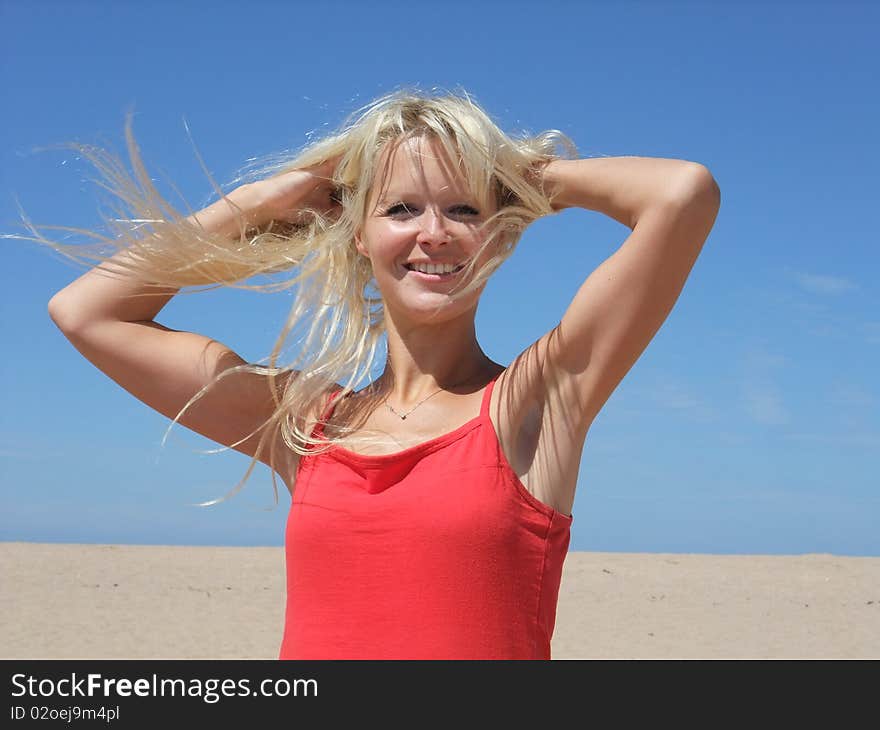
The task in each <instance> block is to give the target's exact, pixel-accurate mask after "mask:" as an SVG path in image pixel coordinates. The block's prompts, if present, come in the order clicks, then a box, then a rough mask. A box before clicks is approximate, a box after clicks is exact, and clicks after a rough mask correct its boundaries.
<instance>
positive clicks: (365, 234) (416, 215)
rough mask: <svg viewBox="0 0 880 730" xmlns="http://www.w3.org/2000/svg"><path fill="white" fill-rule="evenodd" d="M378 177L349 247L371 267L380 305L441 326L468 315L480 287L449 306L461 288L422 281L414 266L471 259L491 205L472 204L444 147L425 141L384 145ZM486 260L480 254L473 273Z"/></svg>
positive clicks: (441, 279)
mask: <svg viewBox="0 0 880 730" xmlns="http://www.w3.org/2000/svg"><path fill="white" fill-rule="evenodd" d="M379 170H380V173H379V175H378V178H379V179H378V181H377V184H376V185H374V187H373V190H372V191H371V194H370V199H369V203H368V206H367V214H366V217H365V220H364V222H363V225H362V227H361V229H360V231H359V233H358V235H357V236H356V245H357V249H358V251H359V252H360V253H361V254H362V255H364V256H367V257H368V258H369V259H370V261H371V263H372V268H373V274H374V276H375V278H376V283H377V285H378V287H379V290H380V291H381V292H382V296H383V300H384V301H385V303H386V304H388V305H390V306H392V307H394V308H395V309H398V308H402V309H403V310H405V311H407V312H408V313H409V314H410V315H411V316H415V317H417V318H419V319H420V318H421V316H420V315H430V314H434V313H436V314H437V316H442V317H443V318H444V319H446V318H448V317H449V316H454V315H455V314H459V313H461V312H463V311H465V310H467V309H470V308H473V307H474V306H475V304H476V300H477V299H478V298H479V296H480V294H481V293H482V287H481V288H480V289H479V290H478V291H476V292H475V293H474V294H473V295H471V296H469V297H466V298H463V299H462V300H459V301H455V302H454V301H453V300H451V299H450V298H449V292H450V291H451V290H452V289H453V288H455V289H457V288H459V287H460V286H461V284H462V282H461V281H460V276H459V275H458V274H456V273H453V274H451V275H440V274H438V273H434V274H430V273H428V274H423V273H420V272H418V271H416V270H413V265H414V264H416V263H420V264H427V263H428V262H431V263H439V264H444V265H445V264H455V265H458V266H460V265H461V264H463V263H465V262H466V260H469V259H471V258H473V257H474V256H475V255H476V254H477V252H478V251H479V248H480V246H481V244H482V243H483V241H484V232H483V230H482V224H483V223H484V222H485V221H486V219H487V218H489V217H490V216H491V215H492V214H493V213H495V207H494V205H493V204H492V203H488V204H487V202H486V201H479V200H477V199H476V197H475V195H474V193H473V192H472V191H471V190H470V188H469V186H468V184H467V180H466V179H465V178H464V176H463V174H462V172H461V170H460V169H459V168H458V167H457V166H456V165H455V164H454V163H453V162H452V161H451V160H450V159H449V157H448V155H447V154H446V152H445V150H444V149H443V145H442V144H441V143H440V142H439V141H437V140H435V139H432V138H429V137H414V138H410V139H407V140H405V141H403V142H402V143H399V144H389V145H388V146H387V147H386V149H385V150H384V151H383V153H382V155H381V157H380V160H379ZM490 256H491V252H489V251H486V252H484V253H483V254H482V255H481V256H480V259H479V260H478V262H477V266H478V267H479V266H480V264H481V262H482V261H484V260H485V259H487V258H489V257H490ZM430 270H431V269H429V271H430ZM438 307H439V308H440V311H439V312H438V311H437V309H438Z"/></svg>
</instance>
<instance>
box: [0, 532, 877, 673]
mask: <svg viewBox="0 0 880 730" xmlns="http://www.w3.org/2000/svg"><path fill="white" fill-rule="evenodd" d="M0 580H2V586H3V588H2V592H0V609H2V610H0V658H4V659H12V658H34V659H38V658H39V659H41V658H106V659H110V658H132V659H134V658H155V659H158V658H162V659H164V658H186V659H195V658H243V659H244V658H246V659H251V658H253V659H262V658H266V659H271V658H275V657H276V656H277V652H278V647H279V644H280V640H281V630H282V621H283V613H284V554H283V552H282V550H281V548H230V547H156V546H135V545H64V544H38V543H11V542H9V543H0ZM553 656H554V658H555V659H580V658H584V659H588V658H710V659H715V658H718V659H722V658H880V558H873V557H871V558H856V557H838V556H834V555H798V556H764V555H661V554H625V553H579V552H572V553H570V554H569V555H568V558H567V559H566V565H565V571H564V573H563V580H562V588H561V591H560V600H559V612H558V616H557V622H556V633H555V636H554V639H553Z"/></svg>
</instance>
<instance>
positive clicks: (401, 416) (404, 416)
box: [385, 376, 473, 421]
mask: <svg viewBox="0 0 880 730" xmlns="http://www.w3.org/2000/svg"><path fill="white" fill-rule="evenodd" d="M469 380H473V376H471V377H470V378H466V379H465V380H462V381H460V382H458V383H455V385H450V386H449V388H450V390H451V389H452V388H456V387H458V386H459V385H462V384H464V383H467V382H468V381H469ZM442 390H444V389H443V388H440V390H435V391H434V392H433V393H431V395H429V396H428V398H433V397H434V396H435V395H437V393H440V392H441V391H442ZM428 398H423V399H422V400H420V401H419V402H418V403H416V404H415V406H413V407H412V408H410V409H409V410H408V411H407V412H406V413H404V414H403V415H401V414H400V413H398V412H397V411H396V410H394V407H393V406H392V405H391V404H390V403H389V402H388V399H387V398H386V399H385V405H386V406H388V408H390V409H391V412H392V413H394V415H395V416H398V417H399V418H400V420H401V421H405V420H406V417H407V416H408V415H409V414H410V413H412V412H413V411H414V410H415V409H416V408H418V407H419V406H420V405H422V403H424V402H425V401H426V400H428Z"/></svg>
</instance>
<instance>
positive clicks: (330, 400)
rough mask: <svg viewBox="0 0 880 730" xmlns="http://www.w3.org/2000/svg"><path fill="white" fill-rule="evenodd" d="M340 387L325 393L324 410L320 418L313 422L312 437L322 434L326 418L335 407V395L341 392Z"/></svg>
mask: <svg viewBox="0 0 880 730" xmlns="http://www.w3.org/2000/svg"><path fill="white" fill-rule="evenodd" d="M342 390H343V389H342V388H337V389H336V390H333V391H330V393H329V394H328V395H327V399H326V400H325V401H324V410H323V412H322V413H321V419H320V420H319V421H318V422H317V423H316V424H315V427H314V428H313V429H312V438H316V437H317V436H318V435H319V434H320V435H323V434H324V424H325V423H326V422H327V419H328V418H330V416H331V415H332V414H333V409H334V408H336V396H337V395H339V393H341V392H342Z"/></svg>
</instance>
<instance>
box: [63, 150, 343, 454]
mask: <svg viewBox="0 0 880 730" xmlns="http://www.w3.org/2000/svg"><path fill="white" fill-rule="evenodd" d="M328 170H329V171H331V172H332V168H329V167H328V168H327V169H321V168H317V169H315V170H312V171H305V170H299V171H295V172H292V173H288V174H286V175H283V176H280V177H277V178H272V179H270V180H266V181H261V182H260V183H252V184H249V185H244V186H242V187H240V188H238V189H236V190H234V191H232V192H231V193H229V195H228V196H227V199H228V202H227V201H226V200H220V201H217V202H216V203H213V204H212V205H210V206H208V207H207V208H205V209H204V210H202V211H199V212H198V213H195V214H194V215H193V216H191V218H190V222H192V223H197V224H198V225H200V226H202V227H203V228H204V229H205V230H206V231H209V232H212V233H221V234H223V235H228V236H230V237H231V236H237V235H239V231H240V225H241V222H242V220H243V221H244V222H245V223H246V224H248V225H254V226H259V225H261V224H263V223H265V222H268V221H269V220H284V219H289V218H290V217H291V216H293V215H295V211H296V209H297V208H300V207H302V206H303V205H306V204H308V205H310V206H313V205H314V203H316V202H318V201H319V199H323V198H325V197H327V198H328V199H329V186H328V184H327V180H326V177H329V175H326V177H325V173H327V171H328ZM230 202H231V203H233V205H230V204H229V203H230ZM124 260H129V261H132V260H133V259H132V257H131V256H130V254H129V253H128V251H121V252H119V253H117V254H116V255H115V256H113V257H112V258H111V259H109V260H108V261H106V262H104V263H102V264H101V265H99V266H96V267H95V268H94V269H92V270H90V271H88V272H86V273H85V274H84V275H82V276H81V277H79V278H78V279H76V280H75V281H74V282H72V283H71V284H70V285H68V286H66V287H65V288H64V289H62V290H61V291H59V292H58V293H57V294H55V296H53V297H52V299H51V300H50V302H49V315H50V316H51V318H52V320H53V321H54V322H55V324H56V325H57V326H58V328H59V329H60V330H61V331H62V333H63V334H64V335H65V337H67V339H68V340H69V341H70V342H71V344H73V346H74V347H76V349H77V350H78V351H79V352H80V353H81V354H82V355H83V356H84V357H85V358H86V359H88V360H89V361H90V362H91V363H92V364H94V365H95V367H97V368H98V369H99V370H101V371H102V372H104V373H105V374H106V375H107V376H109V377H110V378H112V379H113V380H114V381H115V382H116V383H118V384H119V385H120V386H121V387H122V388H124V389H125V390H127V391H128V392H129V393H131V394H132V395H134V396H135V397H136V398H138V399H139V400H141V401H142V402H144V403H145V404H147V405H148V406H150V407H151V408H153V409H155V410H156V411H158V412H159V413H162V414H163V415H165V416H167V417H168V418H171V419H173V418H175V417H176V416H177V415H178V413H179V412H180V409H181V408H183V406H184V405H185V404H186V403H187V402H189V400H190V399H191V398H192V397H193V396H194V395H195V394H196V393H198V392H199V391H200V390H201V389H202V388H203V387H204V386H205V385H207V384H208V383H210V382H211V381H213V380H214V378H215V376H216V375H218V374H219V373H221V372H224V371H226V370H228V369H229V368H232V367H235V366H237V365H244V364H246V362H245V360H243V359H242V358H241V357H240V356H238V355H237V354H236V353H235V352H234V351H233V350H231V349H230V348H229V347H227V346H226V345H224V344H222V343H220V342H218V341H216V340H213V339H211V338H210V337H206V336H204V335H200V334H196V333H192V332H181V331H176V330H171V329H169V328H167V327H165V326H163V325H161V324H159V323H157V322H155V321H154V319H155V317H156V316H157V315H158V313H159V312H160V311H161V310H162V308H163V307H164V306H165V305H166V304H167V303H168V302H169V301H170V300H171V299H172V298H173V297H174V296H175V295H176V294H177V293H178V291H179V290H177V289H172V288H167V287H166V288H157V287H155V286H152V285H150V284H148V283H145V282H143V281H141V280H140V279H139V278H138V277H137V276H136V275H135V274H134V273H133V272H132V271H131V270H126V269H123V268H122V267H119V266H114V264H116V263H119V262H120V261H124ZM292 374H293V373H292V371H289V372H287V373H285V374H284V376H283V377H282V376H279V377H278V378H277V379H276V384H277V385H278V386H279V393H278V394H279V395H280V392H281V390H283V386H284V385H285V384H286V382H287V378H289V377H290V376H291V375H292ZM274 409H275V403H274V400H273V398H272V393H271V391H270V389H269V379H268V376H265V375H260V374H255V373H247V372H238V373H234V374H231V375H229V376H226V377H224V378H222V379H221V380H220V381H219V382H218V383H217V384H215V385H214V386H212V387H211V388H210V389H209V390H208V391H207V392H206V393H205V395H203V396H202V397H201V398H200V399H198V400H197V401H196V402H195V403H194V404H192V405H191V406H190V407H189V408H188V409H187V411H186V412H185V413H184V415H183V416H182V417H181V418H180V421H179V422H180V423H182V424H183V425H184V426H186V427H187V428H190V429H192V430H193V431H195V432H197V433H199V434H201V435H203V436H205V437H206V438H209V439H211V440H213V441H216V442H218V443H220V444H223V445H225V446H232V447H233V448H235V449H236V450H238V451H240V452H242V453H244V454H247V455H249V456H253V455H254V453H255V451H256V448H257V445H258V443H259V435H260V434H259V432H258V433H257V434H256V435H254V436H253V437H251V438H249V439H247V440H246V441H243V442H242V443H240V444H237V445H235V446H233V444H235V443H236V442H237V441H239V440H241V439H243V438H244V437H246V436H248V434H250V433H252V432H254V431H256V430H257V429H259V428H260V427H261V426H262V425H263V424H264V423H265V422H266V420H267V419H268V418H269V416H270V415H271V414H272V412H273V411H274ZM268 458H269V449H268V448H266V449H265V450H264V451H263V452H262V453H261V455H260V459H261V461H263V462H264V463H268Z"/></svg>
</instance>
